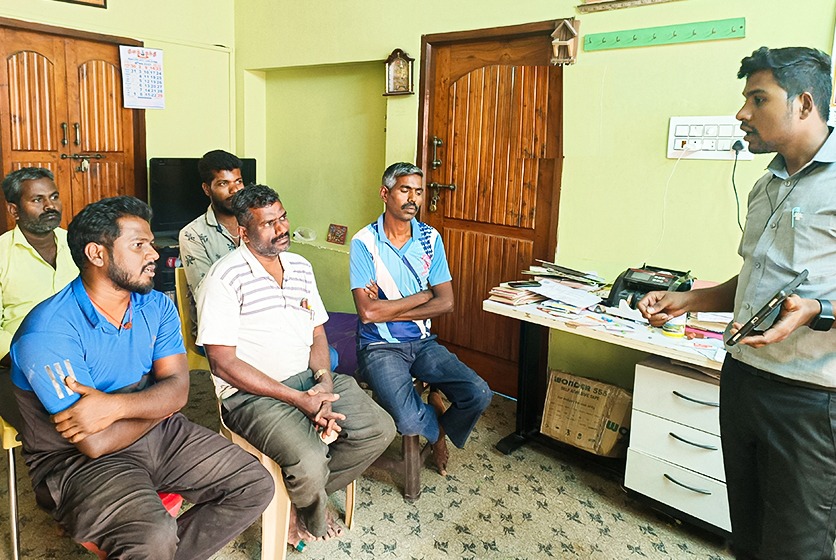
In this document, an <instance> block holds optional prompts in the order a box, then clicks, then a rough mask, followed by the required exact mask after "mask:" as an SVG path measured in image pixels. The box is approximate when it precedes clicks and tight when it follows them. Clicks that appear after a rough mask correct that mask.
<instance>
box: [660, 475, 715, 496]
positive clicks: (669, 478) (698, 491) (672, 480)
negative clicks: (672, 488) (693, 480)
mask: <svg viewBox="0 0 836 560" xmlns="http://www.w3.org/2000/svg"><path fill="white" fill-rule="evenodd" d="M663 476H664V477H665V478H667V479H668V480H670V481H671V482H673V483H674V484H676V485H678V486H682V487H683V488H685V489H686V490H690V491H691V492H696V493H697V494H703V495H705V496H710V495H711V492H709V491H708V490H703V489H702V488H694V487H693V486H688V485H687V484H682V483H681V482H679V481H678V480H676V479H674V478H673V477H672V476H671V475H669V474H667V473H665V474H664V475H663Z"/></svg>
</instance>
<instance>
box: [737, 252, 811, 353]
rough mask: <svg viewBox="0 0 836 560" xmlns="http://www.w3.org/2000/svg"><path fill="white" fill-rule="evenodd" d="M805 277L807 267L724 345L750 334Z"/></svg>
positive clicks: (738, 340)
mask: <svg viewBox="0 0 836 560" xmlns="http://www.w3.org/2000/svg"><path fill="white" fill-rule="evenodd" d="M806 279H807V269H806V268H805V269H804V270H802V271H801V272H800V273H799V274H798V276H796V277H795V278H794V279H793V281H792V282H790V283H789V284H787V285H786V286H784V287H783V288H781V289H780V290H779V291H778V293H777V294H775V295H774V296H772V298H771V299H770V300H769V301H768V302H767V303H766V305H764V306H763V307H761V308H760V310H758V312H757V313H755V314H754V315H752V318H751V319H749V320H748V321H746V323H744V325H743V326H742V327H740V330H739V331H737V332H736V333H734V334H733V335H732V336H731V337H730V338H729V340H728V341H726V345H727V346H734V345H735V344H737V343H738V342H740V339H742V338H743V337H745V336H747V335H748V334H750V333H751V332H752V331H753V330H754V329H755V327H757V326H758V325H760V324H761V323H762V322H763V321H764V319H766V318H767V317H769V315H770V314H771V313H772V312H773V311H775V310H776V309H778V307H780V306H781V304H782V303H784V300H785V299H787V298H788V297H789V296H790V295H791V294H792V293H793V292H795V290H796V289H797V288H798V286H800V285H801V283H802V282H804V280H806Z"/></svg>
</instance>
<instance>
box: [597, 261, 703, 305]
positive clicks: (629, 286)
mask: <svg viewBox="0 0 836 560" xmlns="http://www.w3.org/2000/svg"><path fill="white" fill-rule="evenodd" d="M693 280H694V278H693V277H692V276H691V271H688V272H681V271H678V270H671V269H669V268H659V267H655V266H647V265H644V266H643V267H641V268H628V269H627V270H625V271H624V272H622V273H621V274H619V275H618V278H616V280H615V282H613V285H612V289H610V295H609V296H608V297H607V300H606V302H605V303H606V305H607V306H608V307H618V304H619V302H621V301H626V302H627V304H628V305H629V306H630V307H631V308H632V309H635V308H636V305H637V304H638V303H639V301H640V300H641V299H642V298H643V297H644V296H645V295H646V294H647V293H648V292H654V291H663V292H665V291H666V292H687V291H688V290H690V289H691V284H692V283H693Z"/></svg>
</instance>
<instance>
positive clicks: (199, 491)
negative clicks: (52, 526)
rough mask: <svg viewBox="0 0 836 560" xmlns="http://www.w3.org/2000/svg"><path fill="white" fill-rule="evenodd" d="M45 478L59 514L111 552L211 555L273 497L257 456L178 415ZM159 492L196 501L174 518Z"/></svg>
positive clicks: (150, 558) (179, 557)
mask: <svg viewBox="0 0 836 560" xmlns="http://www.w3.org/2000/svg"><path fill="white" fill-rule="evenodd" d="M46 484H47V486H48V488H49V493H50V495H51V497H52V499H53V500H54V502H55V503H56V504H57V506H56V507H55V509H54V510H53V511H52V516H53V517H54V518H55V519H56V520H57V521H58V522H59V523H60V524H61V525H62V526H63V527H64V528H65V529H66V530H67V531H68V532H69V533H70V534H71V535H72V536H73V538H75V539H76V540H77V541H80V542H92V543H94V544H95V545H96V546H98V547H99V548H100V549H101V550H104V551H105V552H107V557H108V558H131V559H147V560H166V559H175V560H186V559H189V560H192V559H194V560H203V559H206V558H209V557H210V556H212V555H213V554H214V553H215V552H217V551H218V550H220V549H221V548H222V547H223V546H224V545H225V544H226V543H227V542H229V541H230V540H232V539H233V538H235V537H236V536H237V535H238V534H239V533H241V531H243V530H244V529H246V528H247V527H249V526H250V524H252V522H253V521H255V520H256V519H258V517H259V516H260V515H261V512H263V511H264V509H265V508H266V507H267V505H268V504H269V503H270V500H271V499H272V497H273V480H272V478H271V477H270V474H269V473H268V472H267V471H266V470H265V469H264V467H262V466H261V465H260V464H259V463H258V461H256V460H255V458H254V457H253V456H252V455H250V454H249V453H247V452H245V451H243V450H242V449H241V448H240V447H238V446H237V445H233V444H232V443H230V442H228V441H227V440H225V439H224V438H222V437H221V436H219V435H218V434H216V433H214V432H212V431H210V430H208V429H206V428H204V427H202V426H198V425H197V424H193V423H191V422H189V421H188V420H187V419H186V417H185V416H183V415H182V414H179V413H177V414H174V415H173V416H171V417H170V418H168V419H166V420H164V421H163V422H161V423H160V424H158V425H157V426H156V427H155V428H154V429H152V430H151V431H150V432H148V433H147V434H145V435H144V436H143V437H142V438H140V439H139V440H138V441H136V442H134V443H133V444H132V445H130V446H129V447H127V448H125V449H123V450H121V451H117V452H115V453H111V454H109V455H105V456H103V457H99V458H97V459H91V460H90V461H89V462H87V463H86V464H85V465H83V466H82V467H80V468H78V469H75V470H74V471H73V472H72V473H71V474H68V475H64V474H62V472H61V471H58V472H53V473H50V474H49V475H48V476H47V478H46ZM157 492H173V493H177V494H180V495H182V496H183V498H185V499H186V500H187V501H189V502H191V503H193V504H195V505H194V507H192V508H191V509H189V510H188V511H187V512H185V513H183V514H182V515H180V517H178V518H177V519H174V518H173V517H171V516H170V515H169V514H168V512H166V510H165V508H164V507H163V506H162V503H161V502H160V499H159V497H158V496H157Z"/></svg>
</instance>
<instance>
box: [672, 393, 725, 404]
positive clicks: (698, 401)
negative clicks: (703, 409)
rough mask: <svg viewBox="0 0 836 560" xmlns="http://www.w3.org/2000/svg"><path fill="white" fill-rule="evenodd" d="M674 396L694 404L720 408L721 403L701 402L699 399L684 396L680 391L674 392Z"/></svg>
mask: <svg viewBox="0 0 836 560" xmlns="http://www.w3.org/2000/svg"><path fill="white" fill-rule="evenodd" d="M673 394H674V395H676V396H677V397H679V398H680V399H685V400H686V401H691V402H693V403H697V404H704V405H705V406H715V407H719V406H720V403H716V402H710V401H701V400H699V399H694V398H691V397H689V396H687V395H683V394H682V393H680V392H679V391H673Z"/></svg>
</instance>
